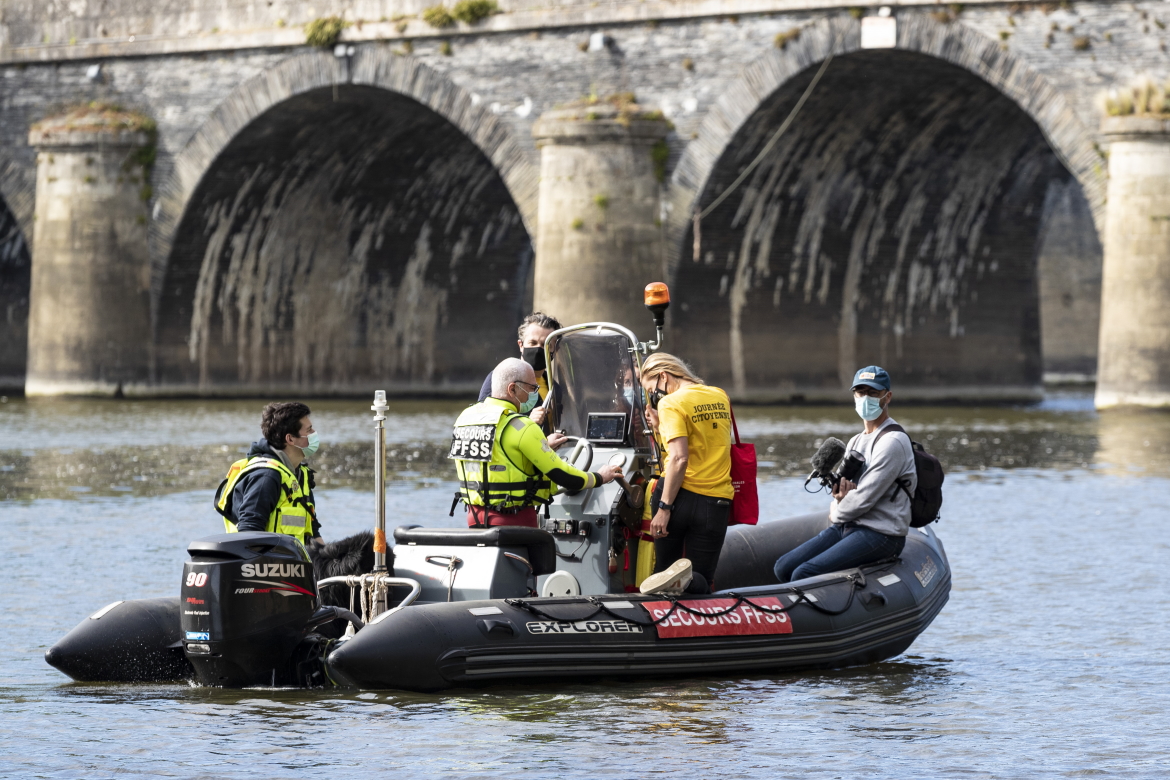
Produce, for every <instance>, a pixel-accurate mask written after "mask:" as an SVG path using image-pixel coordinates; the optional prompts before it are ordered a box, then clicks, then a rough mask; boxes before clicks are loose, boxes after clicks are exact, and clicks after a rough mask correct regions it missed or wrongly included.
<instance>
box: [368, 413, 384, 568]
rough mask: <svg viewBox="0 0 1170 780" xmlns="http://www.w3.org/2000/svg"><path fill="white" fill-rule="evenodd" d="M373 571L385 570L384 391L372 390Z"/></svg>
mask: <svg viewBox="0 0 1170 780" xmlns="http://www.w3.org/2000/svg"><path fill="white" fill-rule="evenodd" d="M370 408H371V409H373V410H374V512H375V515H376V524H375V526H374V572H375V573H382V572H385V571H386V409H387V408H389V407H388V406H387V405H386V391H385V390H377V391H375V392H374V405H373V406H371V407H370Z"/></svg>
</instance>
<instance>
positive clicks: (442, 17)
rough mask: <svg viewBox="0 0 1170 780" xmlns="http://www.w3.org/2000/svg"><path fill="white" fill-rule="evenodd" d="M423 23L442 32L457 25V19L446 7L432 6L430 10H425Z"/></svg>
mask: <svg viewBox="0 0 1170 780" xmlns="http://www.w3.org/2000/svg"><path fill="white" fill-rule="evenodd" d="M422 18H423V21H424V22H426V23H427V24H429V25H430V26H431V27H434V28H435V29H438V30H442V29H444V28H446V27H451V26H452V25H454V24H455V17H454V16H452V15H451V12H450V11H448V10H447V8H446V6H442V5H432V6H431V7H430V8H424V9H423V12H422Z"/></svg>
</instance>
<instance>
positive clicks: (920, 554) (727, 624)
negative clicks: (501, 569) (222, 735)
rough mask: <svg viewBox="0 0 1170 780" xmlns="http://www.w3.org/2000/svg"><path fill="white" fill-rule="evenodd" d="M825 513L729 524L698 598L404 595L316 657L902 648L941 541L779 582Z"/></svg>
mask: <svg viewBox="0 0 1170 780" xmlns="http://www.w3.org/2000/svg"><path fill="white" fill-rule="evenodd" d="M826 523H827V518H826V517H825V516H824V515H823V514H819V513H818V514H816V515H806V516H801V517H793V518H788V519H786V520H779V521H776V522H772V523H766V524H763V525H759V526H737V527H733V528H732V529H730V530H729V532H728V539H727V543H726V544H725V546H724V549H723V555H722V557H721V558H720V562H719V570H718V573H717V575H716V581H717V584H718V585H720V586H722V585H724V584H727V585H728V586H730V587H727V588H723V589H721V590H720V591H719V592H718V593H714V594H712V595H710V596H699V597H684V598H678V599H674V598H669V599H668V598H664V597H661V596H643V595H640V594H638V595H635V594H630V595H611V596H600V597H591V598H571V597H570V598H517V599H503V600H485V601H473V602H455V603H441V604H427V605H417V606H412V607H409V608H407V609H404V610H401V611H399V612H396V613H394V614H392V615H390V616H389V617H387V618H386V619H384V620H382V621H379V622H378V623H376V624H373V625H370V626H367V627H366V628H364V629H363V630H362V631H361V632H359V633H358V634H357V635H356V636H355V637H353V638H352V639H350V640H348V641H346V642H344V643H342V644H341V645H340V646H338V647H337V648H336V649H335V650H333V651H332V652H331V653H330V654H329V655H328V656H327V658H326V666H327V669H328V672H329V674H330V676H331V677H332V678H333V679H334V681H336V682H338V683H341V684H344V685H350V686H355V687H359V688H375V689H376V688H397V689H405V690H417V691H433V690H439V689H443V688H450V687H453V686H462V685H468V684H473V683H483V682H513V683H514V682H526V681H532V680H581V679H595V678H600V677H625V676H629V677H646V676H661V675H672V676H673V675H695V674H704V675H709V674H736V673H744V672H788V671H795V670H802V669H819V668H831V667H842V666H854V665H858V664H868V663H873V662H876V661H881V660H884V659H887V658H892V657H894V656H896V655H898V654H899V653H902V652H904V651H905V650H906V648H908V647H909V646H910V644H911V643H912V642H913V641H914V639H915V638H916V637H917V636H918V635H919V634H920V633H922V631H923V630H924V629H925V628H926V627H927V626H928V625H929V624H930V622H931V621H932V620H933V619H934V617H935V615H937V614H938V612H939V610H941V609H942V607H943V605H944V604H946V602H947V598H948V596H949V594H950V584H951V578H950V569H949V566H948V564H947V558H946V553H945V552H944V551H943V546H942V543H941V542H940V541H939V539H938V537H937V536H936V535H935V533H934V531H933V530H929V529H922V530H919V529H911V531H910V536H909V538H908V539H907V543H906V547H905V550H904V551H903V553H902V555H901V557H900V558H899V559H898V560H895V561H890V562H887V563H884V564H880V565H876V566H867V567H863V568H862V569H859V570H858V569H854V570H850V571H845V572H839V573H835V574H826V575H822V576H820V577H815V578H810V579H807V580H803V581H800V582H794V583H790V584H788V585H778V584H771V585H767V584H763V583H766V582H767V581H768V580H773V582H774V580H775V577H774V576H773V575H772V564H773V563H774V562H775V560H776V558H777V557H779V556H780V555H781V554H782V553H784V552H786V551H787V550H789V549H791V548H793V547H795V546H796V545H797V544H799V543H800V542H802V541H804V540H805V539H807V538H810V537H811V536H813V535H814V534H815V533H817V532H819V531H820V530H821V529H822V528H824V527H825V524H826Z"/></svg>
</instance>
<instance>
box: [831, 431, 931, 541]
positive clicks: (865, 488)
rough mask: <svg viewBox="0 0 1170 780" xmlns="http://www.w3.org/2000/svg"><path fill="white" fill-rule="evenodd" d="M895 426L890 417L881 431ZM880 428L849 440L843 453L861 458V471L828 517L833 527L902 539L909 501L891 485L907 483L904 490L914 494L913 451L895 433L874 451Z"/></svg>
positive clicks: (903, 436) (907, 525) (906, 439)
mask: <svg viewBox="0 0 1170 780" xmlns="http://www.w3.org/2000/svg"><path fill="white" fill-rule="evenodd" d="M895 424H896V423H895V422H894V419H893V418H892V417H891V418H890V419H888V420H886V421H885V422H884V423H882V426H881V428H885V427H886V426H887V425H895ZM881 428H879V429H878V430H876V431H874V432H873V433H859V434H857V435H856V436H854V437H853V438H852V439H850V440H849V445H848V446H847V447H846V451H849V450H857V451H858V452H860V453H861V454H862V455H864V456H865V471H864V472H862V474H861V477H860V479H858V480H857V487H856V488H854V489H853V490H851V491H849V495H847V496H845V498H843V499H842V500H841V501H837V500H836V499H834V500H833V503H832V505H831V506H830V508H829V517H830V518H831V519H832V521H833V522H834V523H850V522H854V523H857V524H858V525H861V526H865V527H866V528H872V529H873V530H875V531H877V532H878V533H883V534H886V535H887V536H905V535H906V532H907V531H908V530H909V529H910V499H909V498H908V497H907V496H906V493H905V492H904V491H902V490H901V489H900V488H898V487H897V486H896V485H895V484H894V481H895V480H897V479H902V480H906V479H909V480H910V482H909V484H908V485H907V487H909V489H910V493H911V494H913V493H914V489H915V488H916V487H917V486H918V473H917V472H916V471H915V470H914V451H913V450H912V449H911V448H910V437H909V436H907V435H906V434H904V433H899V432H897V431H894V432H892V433H887V434H886V435H885V436H883V437H882V440H881V441H880V442H878V445H877V446H876V447H875V446H874V441H875V440H876V439H877V437H878V433H879V432H880V431H881ZM891 496H893V499H894V500H893V501H891V500H890V497H891Z"/></svg>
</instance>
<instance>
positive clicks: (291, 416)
mask: <svg viewBox="0 0 1170 780" xmlns="http://www.w3.org/2000/svg"><path fill="white" fill-rule="evenodd" d="M309 414H311V412H310V410H309V407H307V406H305V405H304V404H302V403H300V402H299V401H280V402H277V403H271V404H268V406H265V407H264V411H263V412H261V413H260V432H261V433H263V434H264V439H265V440H266V441H267V442H268V445H269V446H270V447H272V449H274V450H283V449H284V437H285V436H287V435H288V434H290V433H291V434H292V435H293V436H299V435H300V433H301V419H302V418H304V417H307V416H309Z"/></svg>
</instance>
